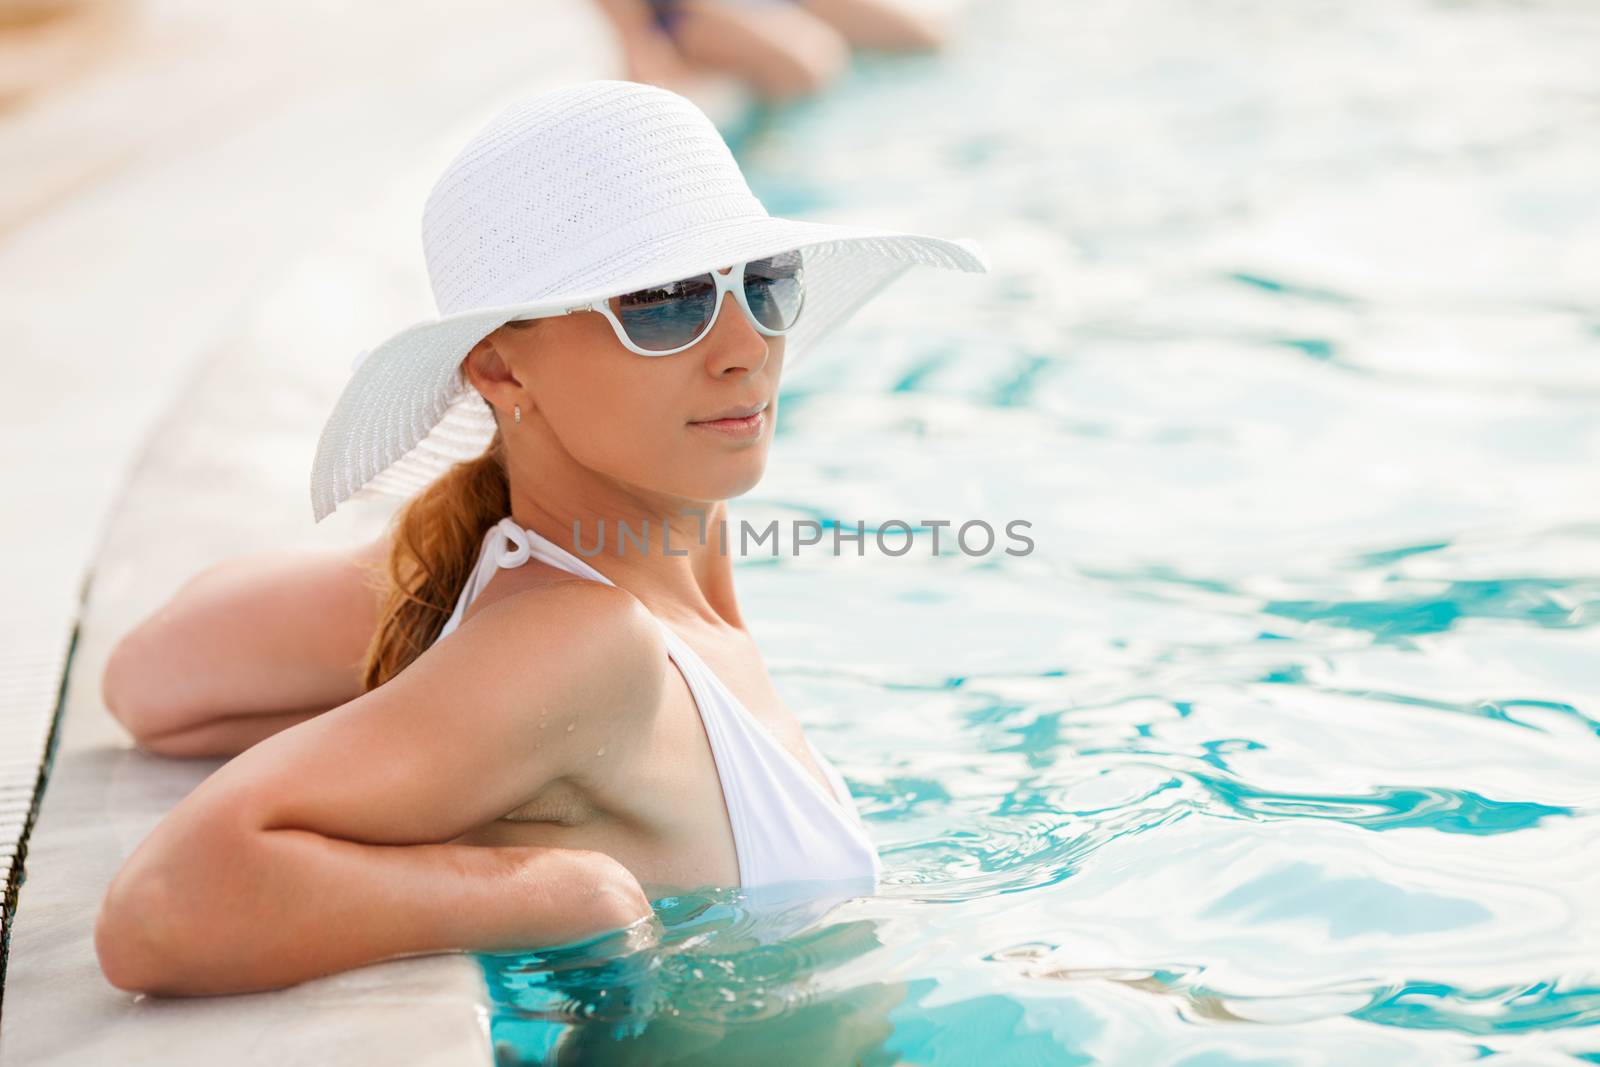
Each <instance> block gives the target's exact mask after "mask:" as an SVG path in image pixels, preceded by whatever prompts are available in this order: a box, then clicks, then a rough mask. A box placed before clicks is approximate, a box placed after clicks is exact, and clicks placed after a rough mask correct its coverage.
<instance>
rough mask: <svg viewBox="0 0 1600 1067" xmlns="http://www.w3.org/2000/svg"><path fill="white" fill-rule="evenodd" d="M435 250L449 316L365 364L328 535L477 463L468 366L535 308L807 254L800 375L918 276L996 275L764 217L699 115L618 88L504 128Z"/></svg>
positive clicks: (446, 179) (595, 86)
mask: <svg viewBox="0 0 1600 1067" xmlns="http://www.w3.org/2000/svg"><path fill="white" fill-rule="evenodd" d="M422 242H423V252H424V256H425V258H426V260H427V266H428V277H429V281H430V283H431V285H432V288H433V296H434V302H435V304H436V305H437V310H438V313H439V314H438V317H436V318H433V319H429V320H427V321H424V322H419V323H416V324H414V325H411V326H408V327H406V328H405V329H404V330H401V331H400V332H399V333H397V334H395V335H394V336H393V337H390V338H389V339H387V340H385V341H383V342H382V343H380V344H379V345H377V346H376V347H374V348H372V349H370V350H368V351H366V352H363V353H362V354H361V355H360V356H358V357H357V359H356V363H355V366H354V368H353V372H352V374H351V377H350V380H349V382H348V383H347V384H346V385H345V388H344V391H343V392H342V393H341V394H340V395H339V399H338V400H337V401H336V402H335V404H334V408H333V412H332V414H331V415H329V417H328V420H327V423H326V424H325V425H324V426H323V429H322V434H321V437H320V439H319V440H318V443H317V453H316V458H315V460H314V461H313V463H312V470H311V506H312V512H313V514H314V515H315V519H316V521H318V522H320V521H322V519H324V518H325V517H327V516H328V515H330V514H332V513H333V511H334V509H335V508H337V507H338V506H339V505H340V504H341V503H343V502H344V501H345V500H348V499H351V498H364V497H369V496H373V495H386V496H401V497H406V496H410V495H412V494H413V493H415V492H417V491H418V490H420V489H423V488H424V487H426V486H427V485H428V484H429V483H430V482H432V481H433V480H434V479H436V478H438V477H439V475H441V474H443V473H444V472H445V471H446V470H447V469H449V468H450V467H451V466H452V465H454V464H456V463H458V462H461V461H463V460H467V459H473V458H475V457H477V456H480V455H482V454H483V450H484V449H485V448H486V447H487V446H488V445H489V443H490V441H491V440H492V439H493V437H494V431H495V421H494V417H493V415H492V413H491V412H490V409H489V406H488V404H487V403H486V402H485V401H484V399H483V397H482V396H481V395H480V394H479V393H478V391H477V389H476V388H474V387H473V385H472V384H471V382H470V381H469V380H468V379H467V377H466V376H465V375H464V374H463V373H462V371H461V361H462V359H463V358H464V357H465V356H466V355H467V353H468V352H470V351H471V350H472V348H473V346H474V345H476V344H477V343H478V341H479V340H481V339H482V338H483V337H484V336H486V335H487V334H489V333H491V332H493V331H494V330H495V329H496V328H497V327H499V326H501V325H503V324H505V323H506V322H509V321H510V320H512V319H513V318H517V317H518V316H521V315H525V314H527V313H528V312H530V311H538V310H547V309H554V308H561V307H570V306H575V305H579V304H585V303H588V302H590V301H594V300H603V299H607V298H609V297H613V296H619V295H621V294H623V293H627V292H631V291H633V290H635V289H640V288H644V287H646V286H653V285H662V284H665V283H667V282H671V281H676V280H678V279H680V278H688V277H692V276H694V275H696V274H700V273H706V272H710V271H712V270H716V269H719V268H722V267H727V266H729V265H731V264H734V263H739V262H742V261H744V260H750V259H760V258H763V257H765V256H770V255H776V254H777V253H779V252H786V251H799V252H800V253H801V258H802V263H803V268H804V276H805V302H804V305H803V307H802V309H801V313H800V318H799V320H798V321H797V322H796V323H795V325H794V327H793V329H792V330H791V331H790V332H789V333H788V335H787V338H786V340H785V346H784V364H785V367H786V368H787V367H790V366H792V365H793V364H794V362H795V361H796V360H798V359H799V358H801V357H802V356H803V355H804V353H805V352H806V350H807V349H809V348H810V347H811V346H812V345H814V344H815V343H816V342H817V341H818V340H819V339H820V338H822V337H823V336H824V335H825V334H826V333H828V331H830V330H832V329H833V328H834V327H836V326H838V325H839V324H840V323H841V322H843V321H844V320H845V319H846V318H848V317H849V316H850V314H851V313H852V312H854V311H855V310H856V309H857V308H859V307H860V306H861V305H862V304H864V303H866V301H867V300H869V299H870V298H871V297H872V296H874V295H875V294H877V293H878V292H880V291H882V290H883V289H884V287H885V286H887V285H888V284H889V283H890V282H892V281H894V280H895V279H896V278H898V277H899V276H900V275H901V274H903V273H905V272H906V271H907V270H909V269H910V268H911V267H913V266H916V265H917V264H918V263H922V264H926V265H928V266H932V267H940V268H944V269H947V270H961V271H972V272H978V273H982V272H986V271H987V270H988V269H989V263H988V260H987V258H986V257H985V255H984V252H983V250H982V248H981V247H980V246H979V245H978V244H977V242H975V241H973V240H970V239H961V238H957V239H945V238H940V237H932V236H926V235H923V234H915V233H902V232H899V231H896V230H882V229H871V228H864V227H858V226H845V225H835V224H829V223H821V222H806V221H802V220H798V219H787V218H779V217H774V216H772V215H769V214H767V211H766V208H764V207H763V206H762V204H761V201H760V200H758V199H757V198H756V196H755V194H753V193H752V192H751V191H750V187H749V185H748V184H747V183H746V181H745V178H744V175H743V173H742V172H741V171H740V170H739V165H738V163H737V161H736V160H735V159H734V158H733V153H732V152H731V151H730V150H729V148H728V145H727V143H726V142H725V141H724V140H723V139H722V135H721V134H720V133H719V132H718V131H717V128H716V126H715V124H713V123H712V121H711V120H710V119H709V118H708V117H707V116H706V114H705V113H704V112H703V111H701V110H700V109H699V108H698V107H697V106H695V104H694V103H693V102H692V101H690V100H688V99H687V98H685V97H683V96H681V95H679V94H678V93H675V92H672V91H671V90H668V89H663V88H661V87H659V86H654V85H646V84H641V83H638V82H630V81H616V80H610V79H605V80H597V81H587V82H580V83H577V84H572V85H565V86H561V87H559V88H556V89H552V90H548V91H546V92H542V93H539V94H536V95H533V96H529V97H526V98H523V99H520V100H518V101H516V102H515V103H512V104H511V105H509V106H508V107H506V108H504V109H503V110H501V111H500V112H499V113H498V114H497V115H495V117H494V118H492V119H491V120H490V121H489V122H488V123H487V124H486V125H485V126H484V127H483V128H482V129H481V130H480V131H479V132H478V133H477V134H476V135H475V136H474V137H473V138H472V139H471V141H469V142H468V143H467V145H466V146H465V147H464V148H463V149H462V150H461V151H460V152H459V153H458V154H457V155H456V156H455V158H454V159H453V160H452V161H451V162H450V163H449V164H448V165H447V166H446V167H445V169H444V172H443V174H441V175H440V177H439V179H438V180H437V181H436V182H435V184H434V186H433V190H432V191H431V192H430V193H429V194H428V200H427V204H426V206H425V207H424V209H423V215H422ZM640 358H648V357H640ZM663 358H672V357H670V356H669V357H663Z"/></svg>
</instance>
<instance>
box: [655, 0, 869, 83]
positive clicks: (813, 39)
mask: <svg viewBox="0 0 1600 1067" xmlns="http://www.w3.org/2000/svg"><path fill="white" fill-rule="evenodd" d="M673 38H674V40H675V41H676V42H677V44H678V50H679V52H680V53H681V54H682V55H683V57H684V58H685V59H687V60H688V61H689V62H691V63H695V64H698V65H700V66H703V67H705V68H706V69H708V70H714V71H719V72H721V73H725V74H731V75H733V76H734V77H736V78H739V79H740V80H742V81H744V82H745V83H746V84H748V85H749V86H750V87H751V88H752V89H754V90H755V91H756V93H758V94H759V95H760V96H762V97H764V98H765V99H767V100H769V101H784V100H789V99H792V98H795V97H799V96H806V95H809V94H811V93H815V92H817V91H818V90H820V89H822V88H823V87H824V86H826V85H827V84H828V83H830V82H831V81H833V80H834V79H835V78H836V77H838V76H839V74H840V73H842V72H843V71H844V69H845V67H847V66H848V65H849V62H850V43H849V42H848V41H846V40H845V39H844V38H843V37H842V36H840V34H839V32H838V31H837V30H835V29H834V28H833V27H832V26H829V25H828V24H827V23H826V22H824V21H822V20H821V19H819V18H817V17H816V16H814V15H812V14H811V13H809V12H808V11H805V10H803V9H802V8H799V7H796V6H794V5H792V4H787V3H770V2H762V3H732V4H730V3H726V2H725V0H683V2H682V3H681V4H679V6H678V18H677V21H676V23H675V29H674V34H673Z"/></svg>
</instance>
